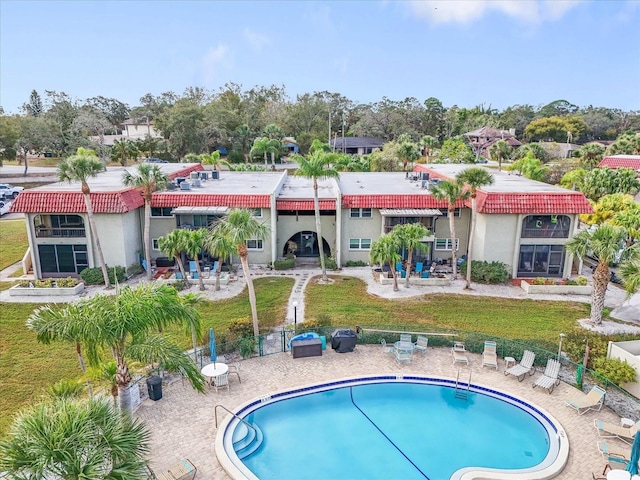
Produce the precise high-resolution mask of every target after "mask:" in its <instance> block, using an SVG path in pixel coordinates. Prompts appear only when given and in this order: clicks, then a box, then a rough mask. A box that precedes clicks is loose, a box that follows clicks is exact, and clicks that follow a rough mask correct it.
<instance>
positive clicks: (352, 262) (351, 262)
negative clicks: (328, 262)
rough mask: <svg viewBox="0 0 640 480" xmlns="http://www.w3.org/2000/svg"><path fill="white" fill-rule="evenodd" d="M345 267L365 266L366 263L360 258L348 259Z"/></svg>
mask: <svg viewBox="0 0 640 480" xmlns="http://www.w3.org/2000/svg"><path fill="white" fill-rule="evenodd" d="M346 266H347V267H366V266H367V264H366V263H365V262H363V261H362V260H349V261H348V262H347V263H346Z"/></svg>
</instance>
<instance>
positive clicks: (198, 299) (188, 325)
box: [178, 293, 207, 362]
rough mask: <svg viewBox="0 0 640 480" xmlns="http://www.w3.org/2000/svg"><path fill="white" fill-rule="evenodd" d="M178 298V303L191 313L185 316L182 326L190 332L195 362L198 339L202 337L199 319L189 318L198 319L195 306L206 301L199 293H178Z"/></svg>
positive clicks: (195, 360)
mask: <svg viewBox="0 0 640 480" xmlns="http://www.w3.org/2000/svg"><path fill="white" fill-rule="evenodd" d="M178 298H179V299H180V303H182V305H183V306H184V307H185V308H187V309H190V310H191V315H189V316H188V317H187V321H186V322H185V324H184V327H185V330H186V331H187V333H190V334H191V342H192V344H193V360H194V362H197V361H198V340H200V339H201V338H202V330H201V326H200V322H199V321H197V322H191V321H190V320H192V319H196V320H198V312H197V311H196V309H195V308H196V307H197V306H198V305H204V304H205V303H207V300H206V299H205V298H204V297H203V296H202V295H201V294H199V293H185V294H184V295H180V296H179V297H178Z"/></svg>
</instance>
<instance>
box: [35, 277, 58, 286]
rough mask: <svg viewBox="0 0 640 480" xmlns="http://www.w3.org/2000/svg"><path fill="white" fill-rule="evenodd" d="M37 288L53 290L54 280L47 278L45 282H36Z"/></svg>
mask: <svg viewBox="0 0 640 480" xmlns="http://www.w3.org/2000/svg"><path fill="white" fill-rule="evenodd" d="M33 284H34V285H35V287H36V288H53V278H47V279H45V280H36V281H35V282H33Z"/></svg>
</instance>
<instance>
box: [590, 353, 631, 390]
mask: <svg viewBox="0 0 640 480" xmlns="http://www.w3.org/2000/svg"><path fill="white" fill-rule="evenodd" d="M593 368H594V370H595V371H596V373H597V374H599V375H602V376H603V377H606V378H607V379H608V380H610V381H612V382H613V383H615V384H616V385H618V386H620V385H622V384H623V383H635V382H636V381H637V373H636V369H635V368H633V367H632V366H631V365H629V364H628V363H627V362H626V361H624V360H619V359H617V358H606V357H600V358H596V359H595V360H594V361H593Z"/></svg>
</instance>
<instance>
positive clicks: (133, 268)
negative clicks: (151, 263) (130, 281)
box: [127, 263, 145, 277]
mask: <svg viewBox="0 0 640 480" xmlns="http://www.w3.org/2000/svg"><path fill="white" fill-rule="evenodd" d="M144 272H145V270H144V267H143V266H142V265H140V264H139V263H132V264H131V265H129V267H128V268H127V276H129V277H133V276H134V275H139V274H141V273H144Z"/></svg>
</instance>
